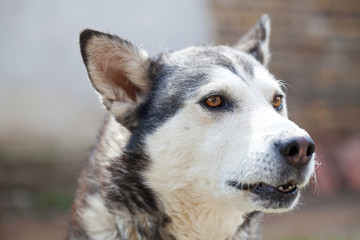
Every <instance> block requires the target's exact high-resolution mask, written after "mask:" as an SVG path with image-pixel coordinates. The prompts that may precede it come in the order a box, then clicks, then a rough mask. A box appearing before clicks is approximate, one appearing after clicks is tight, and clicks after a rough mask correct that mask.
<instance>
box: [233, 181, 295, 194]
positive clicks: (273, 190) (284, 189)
mask: <svg viewBox="0 0 360 240" xmlns="http://www.w3.org/2000/svg"><path fill="white" fill-rule="evenodd" d="M227 184H228V185H229V186H231V187H234V188H236V189H238V190H241V191H251V192H252V193H254V194H257V195H264V194H279V195H282V196H285V197H293V196H294V195H295V194H297V192H298V191H299V188H298V186H297V184H296V183H294V182H293V181H289V182H287V183H286V184H282V185H278V186H276V187H275V186H272V185H270V184H266V183H263V182H260V183H256V184H248V183H240V182H237V181H227Z"/></svg>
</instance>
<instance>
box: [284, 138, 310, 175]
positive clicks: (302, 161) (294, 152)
mask: <svg viewBox="0 0 360 240" xmlns="http://www.w3.org/2000/svg"><path fill="white" fill-rule="evenodd" d="M278 148H279V151H280V153H281V154H282V155H283V156H284V158H285V159H286V161H287V163H288V164H290V165H291V166H294V167H295V168H298V169H299V168H301V167H303V166H305V165H307V164H308V163H309V161H310V160H311V158H312V156H313V154H314V152H315V144H314V142H313V140H312V139H311V138H310V137H309V136H304V137H295V138H292V139H290V140H289V139H288V140H286V141H283V142H280V143H279V144H278Z"/></svg>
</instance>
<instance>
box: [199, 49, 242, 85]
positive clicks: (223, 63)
mask: <svg viewBox="0 0 360 240" xmlns="http://www.w3.org/2000/svg"><path fill="white" fill-rule="evenodd" d="M204 54H206V56H208V57H210V58H211V59H213V60H214V62H213V63H214V64H216V65H218V66H220V67H224V68H226V69H228V70H229V71H230V72H232V73H234V74H235V75H237V76H239V77H240V78H241V79H243V78H242V76H240V74H239V72H238V71H237V70H236V66H235V64H234V63H233V61H232V60H231V59H230V58H228V57H226V56H225V55H223V54H221V53H218V52H215V51H211V50H207V51H205V52H204ZM243 80H244V79H243Z"/></svg>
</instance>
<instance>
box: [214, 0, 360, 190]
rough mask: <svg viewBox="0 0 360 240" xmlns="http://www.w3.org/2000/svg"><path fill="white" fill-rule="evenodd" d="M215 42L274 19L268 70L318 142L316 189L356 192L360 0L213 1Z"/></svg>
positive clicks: (359, 128) (293, 112)
mask: <svg viewBox="0 0 360 240" xmlns="http://www.w3.org/2000/svg"><path fill="white" fill-rule="evenodd" d="M211 9H212V12H211V14H212V19H213V24H214V26H215V37H216V42H217V43H221V44H234V43H235V42H236V41H237V40H238V38H239V37H240V36H241V35H242V34H243V33H245V32H246V31H247V30H248V29H249V28H250V27H251V26H252V25H253V24H254V23H255V22H256V21H257V19H258V18H259V17H260V16H261V14H262V13H268V14H269V15H270V18H271V20H272V32H271V40H270V47H271V51H272V60H271V62H270V65H269V68H270V71H271V72H272V73H273V74H274V75H275V76H276V78H278V79H282V80H285V81H286V82H287V83H288V84H289V87H288V95H289V96H288V101H289V113H290V118H291V119H292V120H294V121H295V122H297V123H298V124H299V125H300V126H302V127H304V128H306V129H307V130H308V131H309V132H310V134H311V135H312V136H313V138H314V139H315V141H316V143H317V154H318V160H319V161H320V162H321V163H322V166H321V167H320V168H319V169H318V181H319V187H320V191H322V192H323V193H333V192H338V191H341V190H360V178H359V177H356V176H357V175H359V174H358V173H359V172H360V152H359V149H360V1H359V0H343V1H335V0H314V1H310V0H302V1H298V0H272V1H268V0H267V1H265V0H262V1H261V0H242V1H239V0H212V1H211Z"/></svg>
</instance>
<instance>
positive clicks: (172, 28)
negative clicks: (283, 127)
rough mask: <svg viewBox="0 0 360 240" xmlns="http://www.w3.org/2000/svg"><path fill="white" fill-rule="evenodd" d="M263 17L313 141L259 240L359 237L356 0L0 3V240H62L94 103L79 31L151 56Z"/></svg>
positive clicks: (359, 6) (93, 124)
mask: <svg viewBox="0 0 360 240" xmlns="http://www.w3.org/2000/svg"><path fill="white" fill-rule="evenodd" d="M262 13H268V14H269V15H270V17H271V20H272V32H271V41H270V46H271V50H272V61H271V62H270V65H269V68H270V71H271V72H272V73H273V74H274V75H275V77H276V78H278V79H282V80H285V81H286V82H287V83H288V85H289V87H288V101H289V103H288V105H289V114H290V119H292V120H294V121H295V122H297V123H298V124H299V125H300V126H301V127H303V128H305V129H307V130H308V132H309V133H310V134H311V136H312V137H313V139H314V140H315V142H316V152H317V156H318V161H319V162H320V163H321V166H320V167H319V168H318V169H317V183H314V182H315V181H313V183H312V184H311V185H310V187H309V188H308V189H307V191H306V192H305V193H304V196H303V198H302V199H301V204H300V205H299V207H298V208H297V209H296V210H294V211H292V212H291V213H287V214H282V215H281V216H278V215H273V216H269V215H268V216H266V217H265V219H264V220H263V221H264V224H263V225H264V227H263V234H264V240H275V239H276V240H279V239H280V240H295V239H296V240H313V239H320V240H322V239H331V240H355V239H356V240H358V239H360V77H359V76H360V1H358V0H343V1H334V0H313V1H310V0H303V1H297V0H272V1H265V0H208V1H206V0H181V1H180V0H179V1H166V0H156V1H140V0H134V1H125V0H117V1H110V0H104V1H85V0H79V1H72V2H70V1H68V2H66V1H65V2H64V1H60V0H53V1H45V0H16V1H11V0H2V1H0V35H1V37H0V239H4V240H13V239H16V240H17V239H30V240H32V239H40V240H41V239H63V238H64V237H65V235H66V224H67V223H66V221H67V216H68V209H69V207H70V205H71V202H72V199H73V195H74V191H75V188H76V181H77V180H76V179H77V177H78V175H79V172H80V169H81V166H82V162H83V161H84V159H85V158H86V156H87V152H88V150H89V148H90V147H91V145H92V144H93V143H94V141H95V137H96V134H97V131H98V128H99V127H100V125H101V122H102V119H103V116H104V113H105V112H104V110H103V109H102V106H101V105H100V103H99V102H98V99H97V96H96V94H95V93H94V91H93V89H92V87H91V85H90V82H89V80H88V79H87V73H86V71H85V68H84V66H83V63H82V59H81V56H80V51H79V47H78V34H79V32H80V31H81V30H82V29H84V28H87V27H90V28H94V29H98V30H103V31H107V32H112V33H116V34H118V35H120V36H123V37H126V38H128V39H129V40H131V41H132V42H134V43H135V44H137V45H139V46H141V47H142V48H144V49H146V50H147V51H148V52H149V53H150V54H152V55H153V54H156V53H157V52H160V51H163V50H176V49H180V48H183V47H186V46H189V45H200V44H209V43H215V44H229V45H231V44H234V43H235V42H236V41H237V40H238V39H239V37H240V36H241V35H242V34H243V33H245V32H246V31H247V30H248V29H249V28H250V27H251V26H252V25H253V24H254V23H255V22H256V21H257V19H258V18H259V17H260V16H261V14H262Z"/></svg>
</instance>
